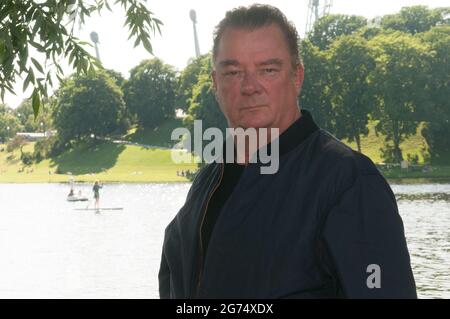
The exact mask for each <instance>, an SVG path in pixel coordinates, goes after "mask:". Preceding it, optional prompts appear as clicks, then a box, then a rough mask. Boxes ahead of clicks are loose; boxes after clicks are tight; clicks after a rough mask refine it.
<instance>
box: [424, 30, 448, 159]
mask: <svg viewBox="0 0 450 319" xmlns="http://www.w3.org/2000/svg"><path fill="white" fill-rule="evenodd" d="M421 38H422V39H423V40H424V41H426V42H427V43H428V44H429V46H430V47H431V49H432V52H433V58H432V59H431V66H430V73H431V74H432V75H433V76H432V77H430V78H429V80H428V89H429V99H430V102H431V107H430V109H429V110H428V112H427V113H426V117H425V118H426V120H427V121H428V123H427V125H426V127H425V128H424V129H423V131H422V134H423V136H424V137H425V139H426V140H427V143H428V145H429V147H430V154H431V161H432V162H433V163H444V162H443V161H445V159H447V158H448V155H449V154H450V143H449V136H450V100H449V96H450V87H449V86H450V63H449V61H450V26H448V25H446V26H437V27H433V28H431V29H430V30H429V31H428V32H426V33H424V34H422V35H421ZM447 164H448V163H447Z"/></svg>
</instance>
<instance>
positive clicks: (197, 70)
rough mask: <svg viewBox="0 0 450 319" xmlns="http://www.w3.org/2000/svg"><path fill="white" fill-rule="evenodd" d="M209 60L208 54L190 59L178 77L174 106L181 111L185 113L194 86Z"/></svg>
mask: <svg viewBox="0 0 450 319" xmlns="http://www.w3.org/2000/svg"><path fill="white" fill-rule="evenodd" d="M210 60H211V55H210V54H204V55H201V56H199V57H197V58H195V59H191V60H189V62H188V65H187V66H186V68H185V69H184V70H183V71H182V72H181V74H180V75H179V77H178V87H177V99H176V104H177V106H178V107H180V108H181V109H182V110H183V111H187V109H188V108H189V104H190V100H191V98H192V91H193V88H194V85H195V84H196V83H197V82H198V77H199V75H200V74H201V73H203V70H204V69H205V68H208V64H209V63H210Z"/></svg>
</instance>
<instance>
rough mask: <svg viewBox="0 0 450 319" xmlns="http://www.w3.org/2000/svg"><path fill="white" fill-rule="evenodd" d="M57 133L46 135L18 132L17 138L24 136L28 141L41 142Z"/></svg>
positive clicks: (46, 133) (47, 132)
mask: <svg viewBox="0 0 450 319" xmlns="http://www.w3.org/2000/svg"><path fill="white" fill-rule="evenodd" d="M55 133H56V132H55V131H46V132H44V133H34V132H18V133H16V136H23V137H24V138H25V139H26V140H27V141H30V142H31V141H40V140H43V139H46V138H48V137H51V136H53V135H55Z"/></svg>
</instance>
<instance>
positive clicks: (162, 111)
mask: <svg viewBox="0 0 450 319" xmlns="http://www.w3.org/2000/svg"><path fill="white" fill-rule="evenodd" d="M175 90H176V73H175V70H174V69H173V67H171V66H170V65H167V64H164V63H163V62H162V61H161V60H159V59H151V60H144V61H142V62H141V63H140V64H139V65H138V66H136V67H134V68H133V69H132V70H131V71H130V78H129V80H128V81H127V82H126V83H125V84H124V95H125V101H126V104H127V107H128V109H129V111H130V112H131V113H132V114H134V115H135V116H136V118H137V121H138V123H139V124H141V125H143V126H144V127H146V128H151V127H155V126H158V125H159V124H161V123H162V122H163V121H164V120H165V119H168V118H173V117H174V116H175Z"/></svg>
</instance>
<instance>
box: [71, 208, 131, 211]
mask: <svg viewBox="0 0 450 319" xmlns="http://www.w3.org/2000/svg"><path fill="white" fill-rule="evenodd" d="M74 210H94V211H102V210H123V207H105V208H74Z"/></svg>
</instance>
